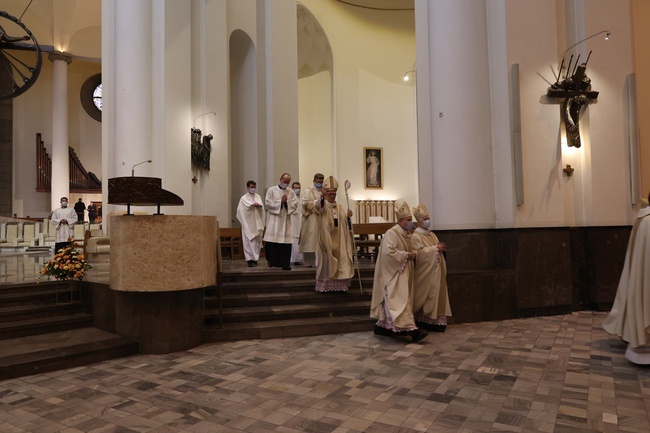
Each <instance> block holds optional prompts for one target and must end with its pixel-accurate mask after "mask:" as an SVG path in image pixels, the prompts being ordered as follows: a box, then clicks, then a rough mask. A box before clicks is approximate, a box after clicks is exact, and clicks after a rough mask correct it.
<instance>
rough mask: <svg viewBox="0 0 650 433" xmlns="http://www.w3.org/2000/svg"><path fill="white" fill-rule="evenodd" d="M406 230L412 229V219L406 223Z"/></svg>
mask: <svg viewBox="0 0 650 433" xmlns="http://www.w3.org/2000/svg"><path fill="white" fill-rule="evenodd" d="M406 230H408V231H409V232H410V231H411V230H413V221H409V222H407V223H406Z"/></svg>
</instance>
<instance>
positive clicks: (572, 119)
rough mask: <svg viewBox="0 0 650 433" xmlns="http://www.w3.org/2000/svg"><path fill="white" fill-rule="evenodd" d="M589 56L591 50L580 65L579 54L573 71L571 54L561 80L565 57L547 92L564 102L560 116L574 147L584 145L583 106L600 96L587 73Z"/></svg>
mask: <svg viewBox="0 0 650 433" xmlns="http://www.w3.org/2000/svg"><path fill="white" fill-rule="evenodd" d="M589 57H591V51H590V52H589V56H587V61H585V62H584V63H582V64H580V65H579V64H578V62H579V61H580V56H579V55H578V58H577V59H576V62H575V64H574V66H573V71H571V63H572V62H573V56H571V59H570V60H569V65H568V66H567V69H566V74H565V76H564V79H563V80H562V81H560V77H561V76H562V70H563V69H564V59H562V65H561V66H560V72H559V73H558V76H557V80H556V81H555V83H554V84H552V85H551V87H549V88H548V91H547V92H546V96H548V97H549V98H553V100H555V102H557V103H560V104H562V105H561V110H560V117H561V118H562V122H563V123H564V126H565V130H566V139H567V144H568V145H569V146H573V147H580V146H581V145H582V143H581V142H580V124H579V122H580V111H581V110H582V107H584V106H585V105H586V104H588V103H589V101H593V100H596V99H597V98H598V92H595V91H593V90H591V79H590V78H589V77H588V76H587V73H586V71H587V62H589ZM569 71H571V75H569Z"/></svg>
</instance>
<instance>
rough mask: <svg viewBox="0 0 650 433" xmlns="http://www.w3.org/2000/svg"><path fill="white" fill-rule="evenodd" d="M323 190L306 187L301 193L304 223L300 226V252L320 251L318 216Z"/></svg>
mask: <svg viewBox="0 0 650 433" xmlns="http://www.w3.org/2000/svg"><path fill="white" fill-rule="evenodd" d="M320 198H321V191H320V190H319V189H316V187H315V186H313V185H312V186H311V187H310V188H307V189H305V190H304V191H303V192H302V194H300V201H301V205H302V224H301V227H300V252H301V253H315V252H316V251H318V216H319V214H320V212H319V210H318V209H319V208H320V203H319V202H320Z"/></svg>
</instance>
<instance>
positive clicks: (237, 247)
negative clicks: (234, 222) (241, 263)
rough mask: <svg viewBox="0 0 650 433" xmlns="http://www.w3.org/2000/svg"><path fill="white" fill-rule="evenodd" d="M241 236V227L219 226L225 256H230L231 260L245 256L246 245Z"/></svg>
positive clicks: (222, 251)
mask: <svg viewBox="0 0 650 433" xmlns="http://www.w3.org/2000/svg"><path fill="white" fill-rule="evenodd" d="M241 236H242V233H241V228H240V227H219V240H220V242H221V253H222V255H223V256H228V257H230V259H231V260H237V259H243V258H244V245H243V244H242V240H241Z"/></svg>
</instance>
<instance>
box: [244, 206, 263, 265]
mask: <svg viewBox="0 0 650 433" xmlns="http://www.w3.org/2000/svg"><path fill="white" fill-rule="evenodd" d="M237 220H239V223H240V224H241V231H242V235H243V236H242V245H243V247H244V257H246V260H254V261H257V260H259V258H260V250H261V249H262V234H263V233H264V205H262V197H260V196H259V194H251V193H246V194H244V195H243V196H242V197H241V198H240V199H239V204H238V205H237Z"/></svg>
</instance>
